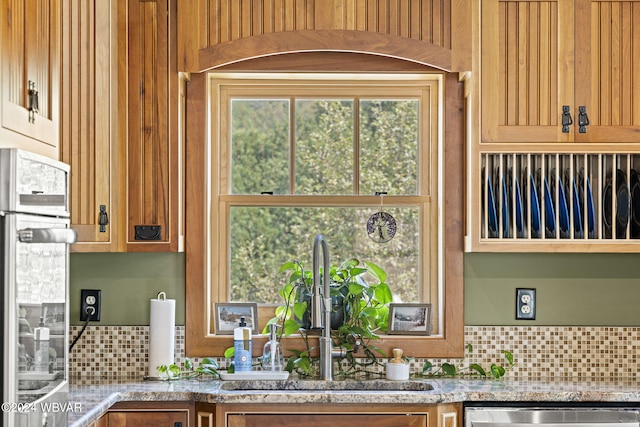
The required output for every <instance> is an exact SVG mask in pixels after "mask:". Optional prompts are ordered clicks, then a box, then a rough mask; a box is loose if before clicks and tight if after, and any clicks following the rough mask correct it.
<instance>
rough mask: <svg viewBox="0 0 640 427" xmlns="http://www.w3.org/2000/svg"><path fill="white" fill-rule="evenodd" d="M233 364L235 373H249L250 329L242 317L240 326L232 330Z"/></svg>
mask: <svg viewBox="0 0 640 427" xmlns="http://www.w3.org/2000/svg"><path fill="white" fill-rule="evenodd" d="M233 348H234V354H233V362H234V365H235V371H236V372H251V349H252V346H251V328H249V327H248V326H247V322H246V321H245V318H244V317H241V318H240V325H239V326H238V327H237V328H235V329H234V330H233Z"/></svg>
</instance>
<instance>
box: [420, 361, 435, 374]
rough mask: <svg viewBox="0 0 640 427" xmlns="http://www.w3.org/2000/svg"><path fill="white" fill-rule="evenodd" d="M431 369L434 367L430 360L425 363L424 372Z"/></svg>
mask: <svg viewBox="0 0 640 427" xmlns="http://www.w3.org/2000/svg"><path fill="white" fill-rule="evenodd" d="M431 369H433V363H431V362H429V361H428V360H427V361H426V362H424V365H422V373H423V374H426V373H427V372H429V371H430V370H431Z"/></svg>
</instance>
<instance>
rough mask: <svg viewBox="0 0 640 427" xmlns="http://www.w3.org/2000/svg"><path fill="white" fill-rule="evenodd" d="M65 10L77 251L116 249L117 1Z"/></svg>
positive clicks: (65, 147)
mask: <svg viewBox="0 0 640 427" xmlns="http://www.w3.org/2000/svg"><path fill="white" fill-rule="evenodd" d="M62 6H63V9H62V43H63V44H62V46H63V50H62V59H63V60H62V83H61V93H62V97H61V98H62V103H61V104H62V120H61V132H60V159H61V160H62V161H64V162H66V163H68V164H69V165H71V179H70V181H69V187H70V189H69V199H70V200H69V205H70V208H71V209H70V210H71V226H72V227H73V229H74V230H76V231H77V233H78V242H77V243H75V244H73V245H71V250H72V251H77V252H80V251H82V252H110V251H113V250H115V249H116V244H117V240H118V239H117V237H118V236H117V233H116V231H117V224H118V220H119V219H120V215H117V212H116V207H117V206H116V203H117V200H118V197H117V196H118V193H117V162H116V160H117V155H118V153H119V152H120V150H119V149H118V146H117V144H116V143H117V131H116V120H115V116H116V112H117V110H118V103H117V98H116V95H117V91H116V90H115V83H112V82H115V81H116V76H117V56H116V54H115V53H116V51H117V38H116V37H117V34H116V29H117V25H116V24H117V22H116V20H115V16H116V12H117V2H116V0H89V1H77V0H74V1H65V2H64V3H63V5H62Z"/></svg>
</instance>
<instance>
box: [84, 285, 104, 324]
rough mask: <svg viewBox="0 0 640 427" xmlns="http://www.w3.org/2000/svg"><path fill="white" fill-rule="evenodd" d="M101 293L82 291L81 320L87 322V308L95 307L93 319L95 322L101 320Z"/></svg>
mask: <svg viewBox="0 0 640 427" xmlns="http://www.w3.org/2000/svg"><path fill="white" fill-rule="evenodd" d="M101 293H102V292H101V291H100V290H97V289H82V290H81V291H80V320H81V321H86V320H87V317H89V316H88V314H87V308H88V307H93V309H94V310H95V311H94V312H93V314H92V315H91V319H90V320H93V321H99V320H100V303H101V302H102V300H101Z"/></svg>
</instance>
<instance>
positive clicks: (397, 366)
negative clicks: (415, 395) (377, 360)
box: [387, 348, 409, 380]
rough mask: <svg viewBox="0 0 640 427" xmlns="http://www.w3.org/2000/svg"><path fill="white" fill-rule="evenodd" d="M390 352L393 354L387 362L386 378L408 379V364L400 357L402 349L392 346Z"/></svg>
mask: <svg viewBox="0 0 640 427" xmlns="http://www.w3.org/2000/svg"><path fill="white" fill-rule="evenodd" d="M391 353H392V354H393V359H391V360H390V361H389V362H387V379H388V380H408V379H409V364H408V363H406V362H405V361H404V359H403V358H402V349H401V348H394V349H393V350H391Z"/></svg>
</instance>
